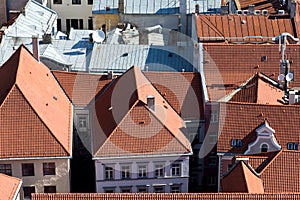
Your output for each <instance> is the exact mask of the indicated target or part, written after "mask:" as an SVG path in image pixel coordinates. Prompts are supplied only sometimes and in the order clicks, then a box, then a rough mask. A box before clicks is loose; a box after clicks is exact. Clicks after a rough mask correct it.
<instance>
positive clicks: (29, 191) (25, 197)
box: [23, 186, 35, 199]
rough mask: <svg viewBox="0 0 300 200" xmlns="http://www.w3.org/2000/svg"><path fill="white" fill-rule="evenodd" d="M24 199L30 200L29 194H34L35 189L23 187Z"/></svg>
mask: <svg viewBox="0 0 300 200" xmlns="http://www.w3.org/2000/svg"><path fill="white" fill-rule="evenodd" d="M23 191H24V199H31V193H35V187H34V186H33V187H23Z"/></svg>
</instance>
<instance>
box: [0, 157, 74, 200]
mask: <svg viewBox="0 0 300 200" xmlns="http://www.w3.org/2000/svg"><path fill="white" fill-rule="evenodd" d="M25 163H32V164H33V166H34V176H23V175H22V164H25ZM43 163H55V175H44V173H43ZM0 164H10V165H11V172H12V176H14V177H17V178H20V179H22V181H23V183H22V189H21V195H20V196H21V199H23V195H24V190H23V188H24V187H34V188H35V192H36V193H44V187H45V186H55V187H56V192H57V193H68V192H70V159H69V158H51V159H47V158H41V159H19V160H13V159H7V160H4V159H2V160H1V161H0Z"/></svg>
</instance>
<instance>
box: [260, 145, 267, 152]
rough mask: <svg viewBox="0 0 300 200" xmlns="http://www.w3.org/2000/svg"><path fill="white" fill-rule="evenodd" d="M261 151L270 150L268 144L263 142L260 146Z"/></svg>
mask: <svg viewBox="0 0 300 200" xmlns="http://www.w3.org/2000/svg"><path fill="white" fill-rule="evenodd" d="M260 151H261V152H268V145H267V144H262V145H261V147H260Z"/></svg>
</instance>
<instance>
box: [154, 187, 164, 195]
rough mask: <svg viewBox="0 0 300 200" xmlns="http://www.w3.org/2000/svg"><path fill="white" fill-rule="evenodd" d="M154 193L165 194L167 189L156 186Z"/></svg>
mask: <svg viewBox="0 0 300 200" xmlns="http://www.w3.org/2000/svg"><path fill="white" fill-rule="evenodd" d="M154 192H155V193H164V192H165V187H164V186H154Z"/></svg>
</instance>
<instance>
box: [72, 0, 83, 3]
mask: <svg viewBox="0 0 300 200" xmlns="http://www.w3.org/2000/svg"><path fill="white" fill-rule="evenodd" d="M72 4H81V0H72Z"/></svg>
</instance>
